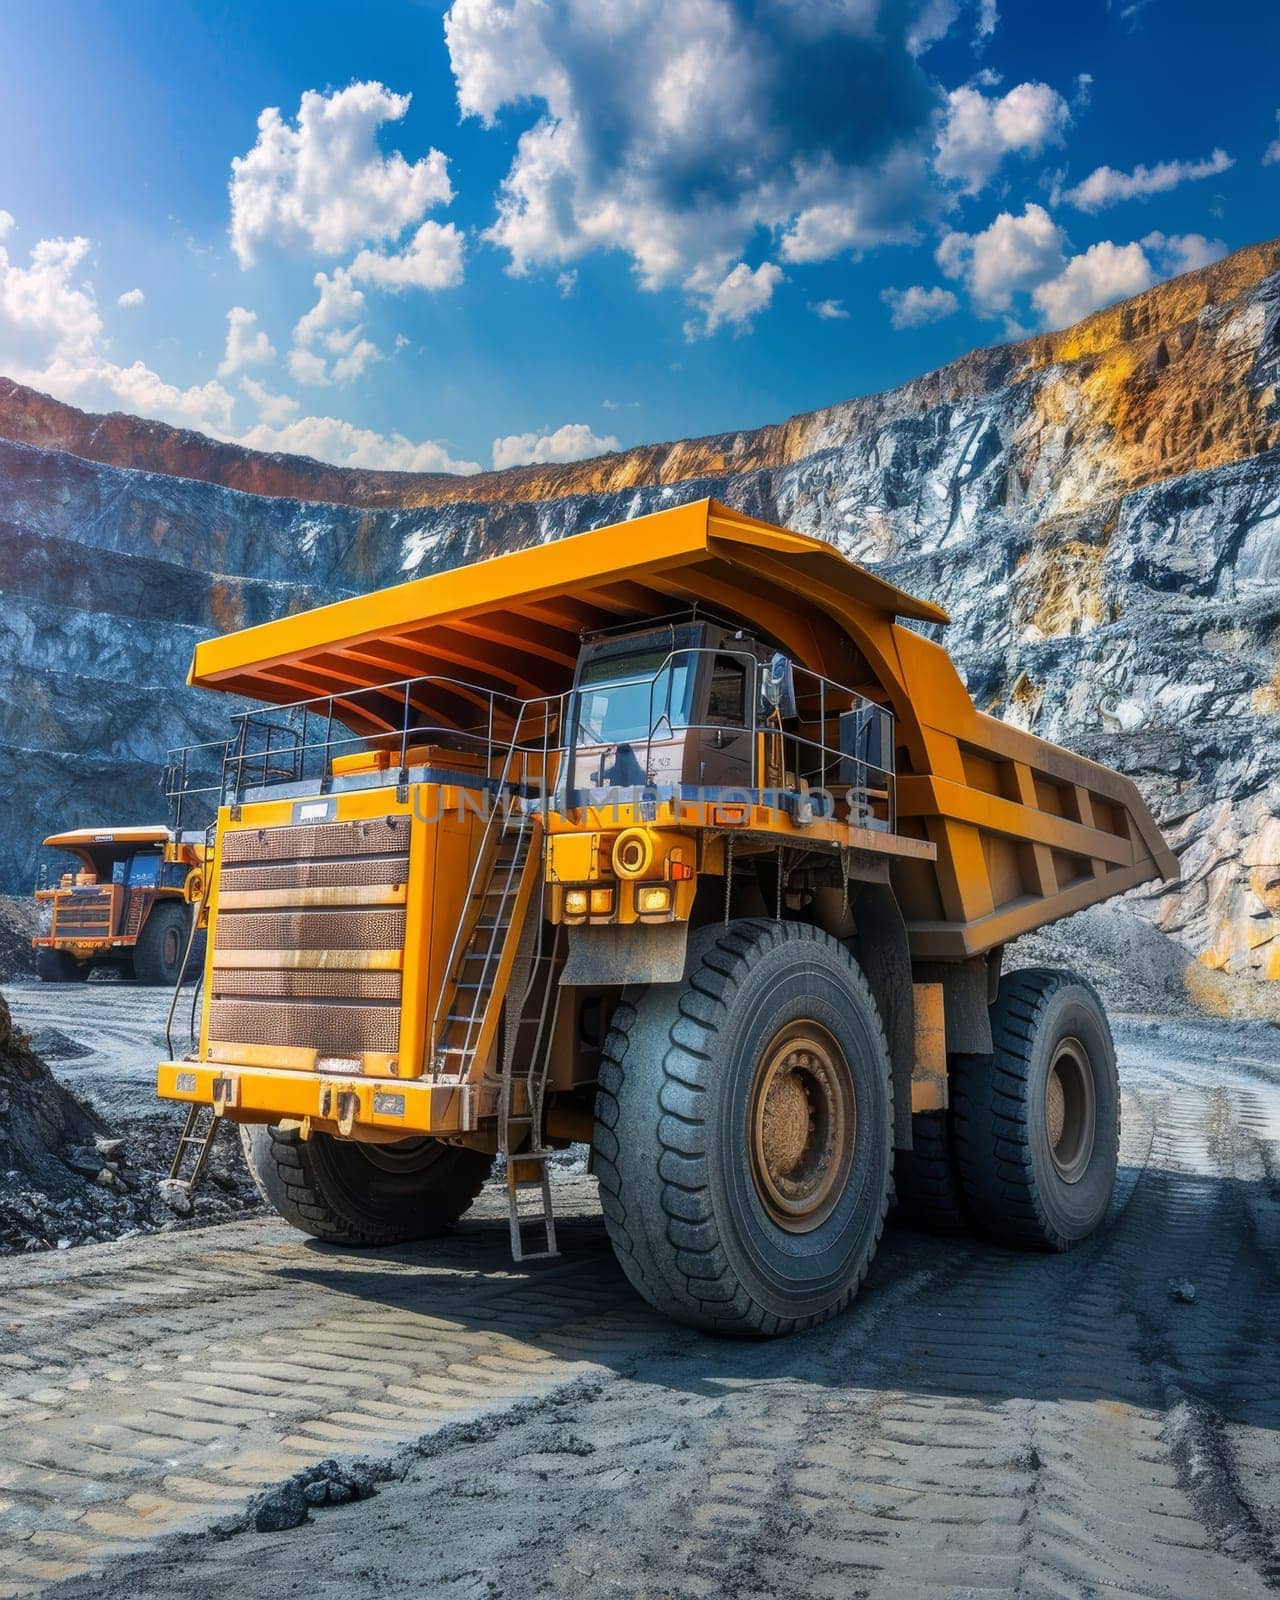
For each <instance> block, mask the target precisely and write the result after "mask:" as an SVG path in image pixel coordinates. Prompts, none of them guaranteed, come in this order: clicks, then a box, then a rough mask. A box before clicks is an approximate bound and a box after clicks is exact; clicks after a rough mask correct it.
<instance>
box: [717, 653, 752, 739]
mask: <svg viewBox="0 0 1280 1600" xmlns="http://www.w3.org/2000/svg"><path fill="white" fill-rule="evenodd" d="M707 721H708V722H710V723H713V724H715V725H716V726H717V727H721V728H745V727H746V725H747V668H746V663H745V662H742V661H737V660H735V659H734V657H733V656H717V657H716V658H715V660H714V662H713V663H712V666H711V693H710V695H709V696H708V698H707Z"/></svg>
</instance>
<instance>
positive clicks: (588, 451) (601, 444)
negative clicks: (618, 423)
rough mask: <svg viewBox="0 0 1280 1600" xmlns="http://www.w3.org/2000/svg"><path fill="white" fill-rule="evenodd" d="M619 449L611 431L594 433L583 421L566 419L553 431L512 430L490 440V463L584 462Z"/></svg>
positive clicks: (539, 463)
mask: <svg viewBox="0 0 1280 1600" xmlns="http://www.w3.org/2000/svg"><path fill="white" fill-rule="evenodd" d="M617 448H618V441H617V440H616V439H615V438H614V437H613V435H612V434H607V435H606V436H605V437H604V438H601V437H599V436H598V435H597V434H594V433H593V432H592V431H591V429H590V428H589V427H588V426H587V424H586V423H585V422H566V423H565V424H564V425H563V426H562V427H559V428H556V429H555V430H554V431H547V432H543V433H512V434H508V435H507V437H506V438H505V439H495V440H494V441H493V464H494V466H495V467H496V468H497V469H499V470H501V469H502V468H503V467H519V466H526V465H531V464H538V465H542V464H544V463H547V462H552V461H585V460H586V459H587V458H588V457H589V456H602V455H606V454H607V453H608V452H609V451H610V450H616V449H617Z"/></svg>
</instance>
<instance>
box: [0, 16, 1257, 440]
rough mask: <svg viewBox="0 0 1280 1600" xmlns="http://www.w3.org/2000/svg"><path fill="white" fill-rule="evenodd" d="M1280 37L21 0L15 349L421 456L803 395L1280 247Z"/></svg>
mask: <svg viewBox="0 0 1280 1600" xmlns="http://www.w3.org/2000/svg"><path fill="white" fill-rule="evenodd" d="M1277 60H1280V8H1278V7H1276V6H1275V5H1274V4H1263V3H1260V0H1250V3H1245V0H1219V3H1218V4H1216V5H1215V6H1214V7H1213V8H1212V25H1208V24H1207V22H1206V12H1205V8H1204V7H1203V5H1202V4H1197V3H1193V0H1145V3H1141V0H1139V3H1133V0H1110V3H1108V0H1063V3H1061V4H1056V5H1055V4H1044V3H1039V0H1020V3H1014V0H757V3H755V4H745V3H738V0H456V3H455V4H454V5H453V6H452V7H451V8H449V7H445V6H443V5H439V4H430V3H420V4H412V3H407V0H380V3H378V4H376V5H370V6H363V7H357V6H353V5H351V4H349V3H346V4H335V3H329V0H308V3H307V4H305V5H296V6H292V5H271V4H269V3H259V4H253V5H250V4H241V3H238V0H220V3H213V0H201V3H196V0H185V3H184V0H162V3H161V0H129V3H128V4H125V3H118V4H114V5H108V4H105V3H94V4H89V3H76V0H6V3H5V4H4V5H3V6H2V7H0V151H3V152H4V154H3V157H2V158H0V371H2V372H5V373H7V374H9V375H11V376H14V377H17V378H19V379H21V380H22V381H24V382H28V383H32V384H34V385H35V386H36V387H38V388H41V389H44V390H47V391H48V392H51V393H54V394H57V395H59V396H60V397H62V398H64V399H67V400H69V401H71V402H73V403H74V404H78V405H81V406H84V407H86V408H87V409H92V410H108V409H121V410H128V411H134V412H138V413H140V414H142V415H146V416H155V417H160V418H162V419H164V420H167V421H170V422H175V423H179V424H182V425H187V426H193V427H199V428H202V429H204V430H205V431H207V432H212V433H216V434H218V435H219V436H221V437H225V438H233V439H243V440H244V441H245V442H247V443H250V444H254V445H257V446H259V447H262V448H280V449H292V450H298V451H302V452H304V453H308V454H313V455H318V456H321V457H323V458H326V459H330V460H335V461H339V462H344V463H348V462H349V463H351V464H355V465H364V466H386V467H404V468H412V469H417V470H429V469H434V468H438V467H443V468H446V469H449V470H474V469H475V468H476V467H486V468H487V467H489V466H490V465H493V464H497V465H509V464H513V463H515V462H517V461H521V460H558V459H570V458H573V457H575V456H581V455H585V454H593V453H596V451H598V450H599V449H601V448H611V447H613V446H614V445H615V444H620V445H623V446H625V445H629V444H634V443H640V442H644V441H649V440H660V439H670V438H681V437H686V436H689V435H696V434H701V433H711V432H720V431H729V430H733V429H737V428H740V427H749V426H753V425H756V424H759V423H763V422H770V421H779V420H781V419H783V418H784V417H786V416H788V415H791V414H793V413H795V412H798V411H806V410H811V409H813V408H814V407H816V406H820V405H824V404H827V403H830V402H833V401H838V400H843V399H847V398H849V397H851V396H853V395H857V394H861V393H867V392H870V391H874V390H876V389H880V388H885V387H888V386H890V385H893V384H896V383H899V382H902V381H904V380H906V379H908V378H910V377H913V376H915V375H916V374H918V373H920V372H923V371H926V370H928V369H930V368H932V367H935V366H938V365H940V364H942V363H944V362H946V361H948V360H951V359H953V358H954V357H956V356H958V355H960V354H962V353H963V352H964V351H966V350H968V349H971V348H974V347H975V346H980V345H985V344H991V343H994V342H997V341H999V340H1001V339H1004V338H1008V337H1016V336H1017V335H1018V334H1019V333H1021V332H1024V331H1031V330H1034V329H1039V328H1045V327H1055V326H1063V325H1065V324H1066V323H1069V322H1071V321H1073V320H1075V318H1076V317H1078V316H1080V315H1082V314H1084V313H1085V312H1086V311H1088V310H1090V309H1092V308H1093V307H1095V306H1097V305H1100V304H1104V303H1106V302H1107V301H1109V300H1113V299H1116V298H1119V297H1121V296H1123V295H1125V294H1129V293H1133V292H1135V291H1136V290H1138V289H1141V288H1143V287H1145V286H1146V285H1147V284H1149V283H1151V282H1155V281H1158V280H1159V279H1160V278H1163V277H1167V276H1169V275H1170V274H1171V273H1173V272H1176V271H1179V270H1182V269H1183V268H1184V267H1185V266H1187V265H1198V264H1201V263H1202V262H1204V261H1206V260H1210V259H1213V258H1214V257H1215V256H1217V255H1220V254H1222V253H1224V252H1225V251H1226V250H1228V249H1235V248H1238V247H1239V246H1240V245H1243V244H1247V243H1250V242H1252V241H1254V240H1257V239H1263V238H1268V237H1271V236H1272V235H1274V234H1276V233H1280V210H1278V204H1277V203H1278V201H1280V126H1278V124H1277V108H1278V107H1280V73H1278V72H1277V68H1276V62H1277ZM321 274H323V276H320V275H321Z"/></svg>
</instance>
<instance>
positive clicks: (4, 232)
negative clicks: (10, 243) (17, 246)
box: [0, 211, 14, 239]
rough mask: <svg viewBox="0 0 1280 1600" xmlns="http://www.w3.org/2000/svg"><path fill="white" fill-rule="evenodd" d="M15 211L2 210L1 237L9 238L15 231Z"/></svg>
mask: <svg viewBox="0 0 1280 1600" xmlns="http://www.w3.org/2000/svg"><path fill="white" fill-rule="evenodd" d="M13 226H14V223H13V212H12V211H0V239H4V238H7V237H8V235H9V234H10V233H11V232H12V231H13Z"/></svg>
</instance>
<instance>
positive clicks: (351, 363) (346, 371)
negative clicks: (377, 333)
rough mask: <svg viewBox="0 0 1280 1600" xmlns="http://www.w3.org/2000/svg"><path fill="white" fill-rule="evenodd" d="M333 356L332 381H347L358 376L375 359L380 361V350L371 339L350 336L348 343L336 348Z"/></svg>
mask: <svg viewBox="0 0 1280 1600" xmlns="http://www.w3.org/2000/svg"><path fill="white" fill-rule="evenodd" d="M335 356H336V359H335V361H334V363H333V366H332V368H331V369H330V371H331V373H332V376H333V381H334V382H335V383H349V382H350V381H351V379H352V378H358V377H359V376H360V374H361V373H362V372H364V371H366V370H367V368H369V367H371V366H372V365H373V363H374V362H375V361H381V360H382V351H381V350H379V349H378V347H377V345H376V344H374V342H373V340H372V339H359V338H352V339H351V340H350V342H349V343H348V344H345V345H341V346H339V347H338V348H337V350H336V351H335Z"/></svg>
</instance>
